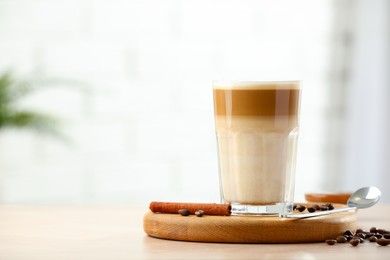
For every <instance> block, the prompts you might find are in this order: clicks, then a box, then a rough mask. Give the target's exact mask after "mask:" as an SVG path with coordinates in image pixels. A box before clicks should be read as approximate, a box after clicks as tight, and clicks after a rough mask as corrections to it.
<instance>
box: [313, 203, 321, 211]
mask: <svg viewBox="0 0 390 260" xmlns="http://www.w3.org/2000/svg"><path fill="white" fill-rule="evenodd" d="M312 208H314V209H315V210H320V206H319V205H318V204H314V205H312Z"/></svg>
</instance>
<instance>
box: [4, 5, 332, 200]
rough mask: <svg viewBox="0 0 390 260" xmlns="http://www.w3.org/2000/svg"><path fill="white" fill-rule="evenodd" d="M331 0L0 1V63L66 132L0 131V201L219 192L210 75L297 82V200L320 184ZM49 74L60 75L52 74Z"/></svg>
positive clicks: (32, 103) (193, 196)
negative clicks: (300, 87)
mask: <svg viewBox="0 0 390 260" xmlns="http://www.w3.org/2000/svg"><path fill="white" fill-rule="evenodd" d="M331 18H332V17H331V6H330V1H316V2H313V1H309V0H300V1H282V0H277V1H255V0H251V1H245V0H244V1H238V0H234V1H233V0H229V1H222V0H217V1H195V0H188V1H180V0H170V1H169V0H155V1H152V0H145V1H140V0H139V1H137V0H95V1H92V0H79V1H76V0H67V1H65V0H34V1H30V0H0V70H5V69H8V68H12V69H13V70H14V71H15V73H16V74H17V75H20V76H21V77H24V78H28V77H30V76H39V77H41V78H43V79H44V81H45V82H49V83H46V85H47V88H45V89H43V90H42V91H40V92H36V93H35V94H34V95H32V96H30V97H28V98H27V99H26V100H23V102H22V103H21V106H23V107H32V108H35V109H42V110H45V111H48V112H50V113H52V114H54V115H56V116H58V117H59V118H61V120H62V124H63V131H64V132H65V133H66V134H67V136H68V137H69V139H70V140H71V141H70V142H69V143H63V142H62V141H59V140H55V139H52V138H50V137H47V136H41V135H36V134H34V133H30V132H26V131H21V130H18V131H14V130H3V131H1V132H0V202H1V203H75V204H83V203H88V204H91V203H92V204H93V203H147V202H149V201H151V200H192V201H215V202H217V201H218V199H219V191H218V177H217V158H216V144H215V136H214V122H213V108H212V92H211V80H212V79H220V78H226V79H259V80H268V79H303V80H304V95H303V102H302V120H301V129H302V130H301V136H300V148H299V149H300V150H299V158H300V159H299V163H298V172H297V185H296V186H297V192H296V193H297V197H298V198H300V197H302V194H303V193H304V192H306V191H307V189H308V187H310V189H312V188H313V189H315V188H316V187H319V186H320V184H319V180H320V175H321V170H320V168H321V163H322V162H321V159H320V158H321V154H322V152H323V151H322V149H321V147H322V144H323V142H324V138H323V136H324V133H323V130H322V129H323V125H322V124H323V121H321V120H322V113H323V110H324V106H325V105H326V100H325V99H324V97H325V96H326V95H325V93H326V83H327V78H326V75H327V70H328V67H329V66H328V54H329V53H328V52H329V39H330V33H331V32H330V30H331V28H330V27H331ZM50 79H55V80H58V81H55V82H53V81H49V80H50Z"/></svg>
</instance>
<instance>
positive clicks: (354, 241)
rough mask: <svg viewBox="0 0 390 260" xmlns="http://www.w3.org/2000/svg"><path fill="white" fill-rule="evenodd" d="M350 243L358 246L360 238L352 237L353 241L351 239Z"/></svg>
mask: <svg viewBox="0 0 390 260" xmlns="http://www.w3.org/2000/svg"><path fill="white" fill-rule="evenodd" d="M349 243H350V244H351V245H352V246H357V245H359V244H360V240H359V239H358V238H353V239H351V241H349Z"/></svg>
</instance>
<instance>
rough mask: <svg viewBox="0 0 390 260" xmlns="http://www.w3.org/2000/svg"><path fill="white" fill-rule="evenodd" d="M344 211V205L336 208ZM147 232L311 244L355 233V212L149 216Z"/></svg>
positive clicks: (186, 238) (195, 238)
mask: <svg viewBox="0 0 390 260" xmlns="http://www.w3.org/2000/svg"><path fill="white" fill-rule="evenodd" d="M336 207H338V208H340V207H345V205H336ZM144 230H145V232H146V233H147V234H148V235H149V236H152V237H157V238H164V239H171V240H180V241H194V242H224V243H309V242H323V241H325V240H326V239H329V238H336V237H337V236H339V235H341V234H343V233H344V231H346V230H351V231H354V230H356V212H354V211H349V212H339V213H335V214H330V215H324V216H320V217H314V218H306V219H291V218H288V219H287V218H279V217H277V216H203V217H197V216H195V215H190V216H187V217H184V216H181V215H179V214H163V213H153V212H151V211H150V212H147V213H146V214H145V216H144Z"/></svg>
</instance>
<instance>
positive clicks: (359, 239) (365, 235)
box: [325, 227, 390, 246]
mask: <svg viewBox="0 0 390 260" xmlns="http://www.w3.org/2000/svg"><path fill="white" fill-rule="evenodd" d="M332 240H335V241H336V242H337V243H345V242H347V241H349V243H350V244H351V245H352V246H358V245H359V244H361V243H364V241H365V240H368V241H370V242H376V243H377V244H378V245H381V246H387V245H390V232H389V231H387V230H386V229H380V228H378V229H377V228H376V227H372V228H370V231H364V230H363V229H361V228H358V229H356V231H355V234H354V233H352V231H350V230H347V231H345V232H344V233H343V235H341V236H338V237H337V238H336V239H327V240H326V241H325V242H326V243H327V244H328V245H334V244H332V243H333V241H332Z"/></svg>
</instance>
